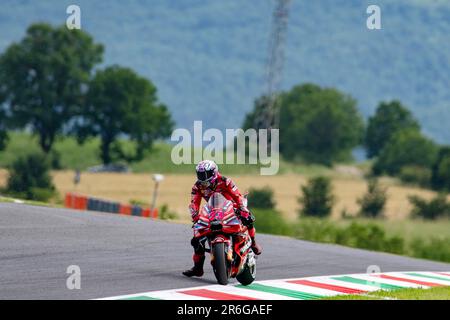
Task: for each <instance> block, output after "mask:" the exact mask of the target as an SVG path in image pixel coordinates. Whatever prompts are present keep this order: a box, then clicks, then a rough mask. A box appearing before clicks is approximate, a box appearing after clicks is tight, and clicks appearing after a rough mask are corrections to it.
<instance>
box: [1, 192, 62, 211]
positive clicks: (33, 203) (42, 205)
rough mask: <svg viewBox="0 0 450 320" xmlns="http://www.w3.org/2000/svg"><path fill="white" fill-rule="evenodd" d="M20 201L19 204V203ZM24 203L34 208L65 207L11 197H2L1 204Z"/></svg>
mask: <svg viewBox="0 0 450 320" xmlns="http://www.w3.org/2000/svg"><path fill="white" fill-rule="evenodd" d="M17 201H19V202H17ZM2 202H3V203H24V204H28V205H32V206H40V207H53V208H64V206H63V205H61V204H59V203H49V202H41V201H33V200H23V199H14V198H10V197H3V196H1V195H0V203H2Z"/></svg>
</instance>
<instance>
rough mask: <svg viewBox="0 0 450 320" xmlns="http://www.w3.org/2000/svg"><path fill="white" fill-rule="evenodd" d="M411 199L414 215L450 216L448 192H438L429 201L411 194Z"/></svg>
mask: <svg viewBox="0 0 450 320" xmlns="http://www.w3.org/2000/svg"><path fill="white" fill-rule="evenodd" d="M409 201H410V202H411V204H412V205H413V206H414V207H413V209H412V211H411V214H412V216H413V217H421V218H424V219H436V218H439V217H450V203H449V202H448V201H447V195H446V194H443V193H441V194H438V195H436V197H434V198H433V199H430V200H429V201H427V200H425V199H423V198H421V197H418V196H410V197H409Z"/></svg>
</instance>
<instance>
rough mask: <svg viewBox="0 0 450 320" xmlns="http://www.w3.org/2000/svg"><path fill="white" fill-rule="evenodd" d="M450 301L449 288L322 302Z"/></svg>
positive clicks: (374, 294)
mask: <svg viewBox="0 0 450 320" xmlns="http://www.w3.org/2000/svg"><path fill="white" fill-rule="evenodd" d="M386 299H397V300H450V287H434V288H430V289H411V288H408V289H399V290H393V291H386V290H379V291H375V292H370V293H368V294H366V295H339V296H334V297H328V298H325V299H323V300H386Z"/></svg>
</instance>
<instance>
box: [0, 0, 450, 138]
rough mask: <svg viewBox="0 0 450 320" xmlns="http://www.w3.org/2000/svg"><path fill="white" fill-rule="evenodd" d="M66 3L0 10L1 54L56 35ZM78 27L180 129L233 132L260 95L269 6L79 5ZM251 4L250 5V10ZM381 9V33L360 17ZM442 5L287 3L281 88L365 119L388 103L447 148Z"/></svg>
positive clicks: (449, 85) (415, 0)
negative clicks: (298, 89)
mask: <svg viewBox="0 0 450 320" xmlns="http://www.w3.org/2000/svg"><path fill="white" fill-rule="evenodd" d="M72 3H74V1H67V0H46V1H31V0H3V1H2V10H1V11H0V35H1V36H0V50H1V51H3V49H4V48H5V47H6V46H7V45H9V44H10V43H11V42H12V41H17V40H19V39H20V38H21V37H22V36H23V34H24V31H25V29H26V27H27V26H28V25H29V24H30V23H32V22H36V21H48V22H51V23H54V24H56V23H57V24H62V23H65V20H66V13H65V10H66V7H67V5H69V4H72ZM76 3H77V4H78V5H80V6H81V9H82V27H83V29H85V30H87V31H88V32H90V33H91V34H93V35H94V37H95V38H96V40H97V41H100V42H102V43H104V44H105V45H106V56H105V64H113V63H118V64H121V65H126V66H130V67H132V68H134V69H136V70H137V71H138V72H140V73H141V74H143V75H145V76H147V77H149V78H151V79H152V80H153V81H154V82H155V84H156V85H157V87H158V88H159V96H160V98H161V100H162V101H163V102H165V103H166V104H168V105H169V107H170V109H171V110H172V112H173V113H174V117H175V119H176V121H177V125H178V126H179V127H187V128H190V127H191V126H192V122H193V120H196V119H202V120H204V121H205V122H206V124H205V125H206V126H208V127H218V128H226V127H229V128H233V127H236V126H239V125H240V124H241V122H242V119H243V117H244V114H245V112H247V111H249V110H250V109H251V108H252V103H253V99H254V98H255V97H257V96H258V95H260V94H261V92H262V89H263V77H264V73H263V72H264V61H265V57H266V52H267V42H268V35H269V30H270V19H271V11H272V8H273V2H272V1H270V0H260V1H250V0H227V1H223V0H209V1H204V0H202V1H201V0H189V1H188V0H184V1H181V0H177V1H167V0H151V1H144V0H134V1H117V0H115V1H105V0H104V1H99V0H78V1H76ZM256 3H257V4H256ZM372 3H376V4H379V5H380V6H381V9H382V27H383V29H382V30H381V31H369V30H367V29H366V17H367V15H366V13H365V11H366V7H367V6H368V4H372ZM449 17H450V3H449V2H448V1H432V0H429V1H426V0H423V1H420V0H390V1H388V0H377V1H365V0H317V1H306V0H304V1H299V0H294V1H293V5H292V10H291V16H290V25H289V30H288V43H287V48H286V51H287V60H286V73H285V76H284V82H283V86H284V88H286V89H287V88H290V87H291V86H293V85H294V84H297V83H300V82H305V81H310V82H315V83H318V84H321V85H325V86H333V87H338V88H339V89H341V90H343V91H344V92H347V93H349V94H351V95H352V96H354V97H355V98H357V99H358V101H359V106H360V108H361V111H362V113H363V114H364V115H366V116H367V115H370V114H371V113H372V112H373V111H374V108H375V107H376V104H377V103H378V101H379V100H383V99H384V100H386V99H392V98H399V99H401V100H402V101H403V102H404V103H405V104H407V105H408V106H410V108H411V109H412V110H413V112H414V114H415V115H416V116H417V117H418V118H419V120H420V121H421V123H422V125H423V127H424V129H425V132H426V133H427V134H429V135H430V136H432V137H433V138H435V139H437V140H438V141H440V142H446V143H450V130H449V129H448V127H449V126H448V124H449V123H450V90H449V89H450V41H449V34H450V20H449Z"/></svg>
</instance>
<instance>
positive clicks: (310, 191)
mask: <svg viewBox="0 0 450 320" xmlns="http://www.w3.org/2000/svg"><path fill="white" fill-rule="evenodd" d="M301 190H302V196H301V197H300V198H299V203H300V204H301V205H302V209H301V210H300V213H301V214H303V215H307V216H315V217H325V216H328V215H330V213H331V210H332V208H333V204H334V200H335V198H334V196H333V194H332V187H331V180H330V179H329V178H327V177H316V178H312V179H310V180H309V181H308V184H307V185H306V186H302V187H301Z"/></svg>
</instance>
